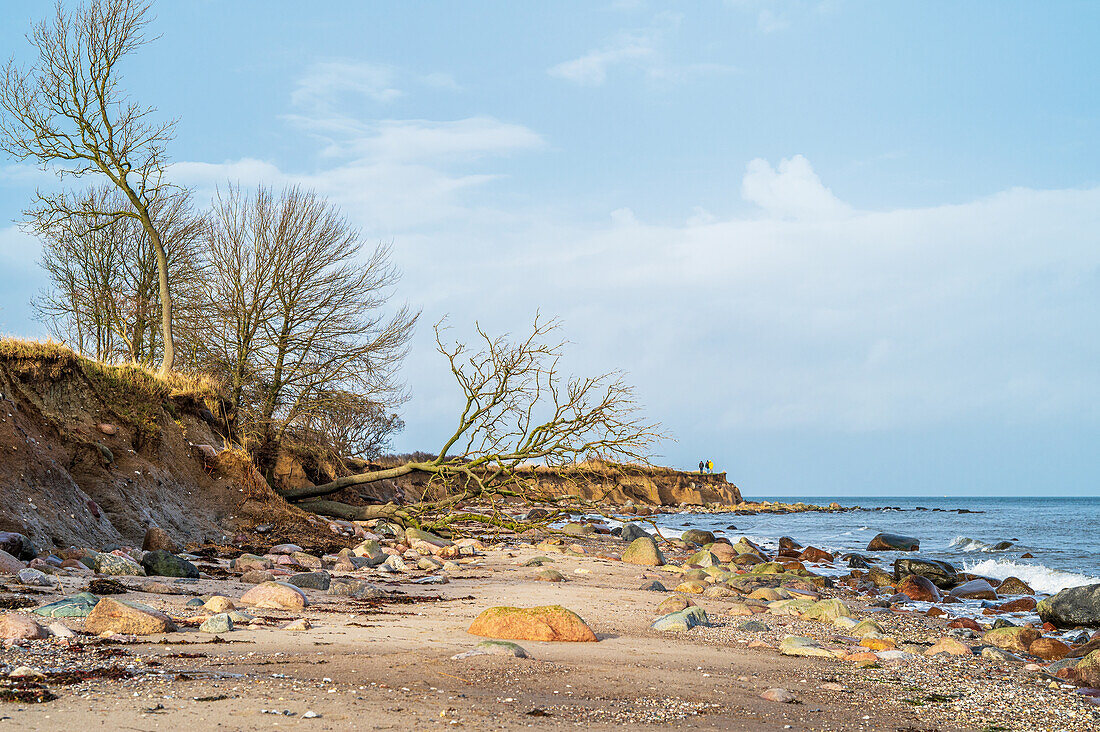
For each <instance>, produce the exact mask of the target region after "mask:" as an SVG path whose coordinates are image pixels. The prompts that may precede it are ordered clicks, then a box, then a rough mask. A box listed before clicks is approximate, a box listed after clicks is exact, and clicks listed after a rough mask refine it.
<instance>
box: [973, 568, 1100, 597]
mask: <svg viewBox="0 0 1100 732" xmlns="http://www.w3.org/2000/svg"><path fill="white" fill-rule="evenodd" d="M964 568H965V569H966V571H967V572H970V573H971V574H980V575H982V576H983V577H993V578H995V579H1005V578H1006V577H1018V578H1020V579H1022V580H1023V581H1024V582H1027V583H1028V584H1029V585H1031V587H1032V589H1034V590H1035V591H1036V592H1044V593H1047V594H1051V595H1053V594H1054V593H1056V592H1058V591H1060V590H1064V589H1066V588H1067V587H1080V586H1081V585H1094V584H1098V583H1100V577H1090V576H1088V575H1085V574H1077V573H1076V572H1063V571H1062V570H1060V569H1051V568H1050V567H1044V566H1043V565H1041V564H1021V563H1020V562H1014V561H1012V560H1011V559H985V560H983V561H980V562H967V563H965V565H964Z"/></svg>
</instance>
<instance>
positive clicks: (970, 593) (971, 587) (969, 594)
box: [947, 579, 997, 600]
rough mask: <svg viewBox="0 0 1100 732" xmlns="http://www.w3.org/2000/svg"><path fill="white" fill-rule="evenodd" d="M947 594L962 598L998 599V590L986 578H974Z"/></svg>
mask: <svg viewBox="0 0 1100 732" xmlns="http://www.w3.org/2000/svg"><path fill="white" fill-rule="evenodd" d="M947 596H948V597H957V598H959V599H960V600H996V599H997V591H996V590H995V589H994V588H993V585H991V584H989V583H988V582H986V581H985V580H984V579H972V580H970V581H969V582H964V583H963V584H961V585H959V586H958V587H956V588H954V589H952V590H951V592H949V593H947Z"/></svg>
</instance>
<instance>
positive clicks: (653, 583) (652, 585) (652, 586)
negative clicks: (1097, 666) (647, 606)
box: [638, 580, 668, 592]
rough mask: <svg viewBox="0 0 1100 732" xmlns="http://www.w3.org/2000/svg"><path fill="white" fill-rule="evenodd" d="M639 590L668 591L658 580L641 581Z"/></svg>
mask: <svg viewBox="0 0 1100 732" xmlns="http://www.w3.org/2000/svg"><path fill="white" fill-rule="evenodd" d="M638 589H639V590H646V591H648V592H668V588H667V587H665V586H664V585H663V584H662V583H661V582H660V581H659V580H650V581H649V582H644V583H642V586H641V587H639V588H638Z"/></svg>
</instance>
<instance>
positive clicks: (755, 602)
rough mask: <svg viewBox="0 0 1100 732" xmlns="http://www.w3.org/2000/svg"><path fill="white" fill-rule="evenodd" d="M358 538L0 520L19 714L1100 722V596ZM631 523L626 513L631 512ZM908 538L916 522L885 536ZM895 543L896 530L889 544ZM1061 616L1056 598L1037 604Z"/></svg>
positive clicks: (700, 558) (14, 704) (919, 567)
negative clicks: (39, 527)
mask: <svg viewBox="0 0 1100 732" xmlns="http://www.w3.org/2000/svg"><path fill="white" fill-rule="evenodd" d="M330 528H331V529H332V531H333V532H334V536H340V535H342V537H343V538H342V539H340V541H342V542H343V543H344V544H345V548H343V549H342V550H340V551H336V552H334V551H328V552H325V551H316V550H313V551H311V550H310V549H309V548H308V547H302V546H296V545H290V544H283V545H275V546H268V547H264V550H263V551H262V552H259V551H253V552H246V551H243V550H241V549H239V548H234V547H230V546H213V545H206V546H190V547H187V549H186V550H183V549H180V548H179V547H176V546H174V545H173V543H172V541H171V539H170V537H168V536H167V535H166V534H164V532H161V531H159V530H157V529H151V530H150V531H149V533H148V534H147V535H146V540H145V542H144V545H143V547H142V548H140V549H138V548H136V547H116V548H112V550H111V551H100V552H97V551H94V550H92V549H87V548H72V549H70V550H67V551H62V552H56V553H53V554H50V553H45V552H43V553H38V552H36V551H34V549H35V548H34V547H32V546H30V545H29V542H28V541H27V540H26V539H25V537H22V536H20V535H18V534H12V533H7V534H0V604H2V605H3V607H4V608H5V609H6V611H7V612H6V613H5V614H4V615H3V616H2V617H0V635H2V636H3V638H4V647H3V651H2V656H0V663H2V664H3V666H2V667H0V700H3V701H5V702H7V703H6V704H5V705H3V707H2V709H3V712H4V714H5V715H7V716H9V717H11V718H12V720H13V721H15V722H16V723H17V724H18V725H19V727H20V728H21V729H56V728H59V727H61V726H87V725H88V724H95V723H100V722H105V721H106V720H110V722H109V723H110V724H111V726H115V727H124V726H125V727H134V728H137V729H148V728H150V726H151V725H155V726H158V727H161V728H170V729H178V728H184V727H195V726H196V725H201V726H216V725H218V724H221V725H223V726H227V727H232V728H238V729H253V728H256V729H258V728H265V729H266V728H270V726H272V724H273V722H275V721H277V720H278V719H285V720H286V721H285V722H284V723H286V724H290V723H293V724H295V725H296V726H303V727H305V726H307V725H308V728H310V729H349V728H351V729H423V728H425V727H428V726H436V725H441V726H468V727H473V728H479V729H480V728H484V727H488V726H492V727H495V728H505V729H512V728H516V729H518V728H520V727H523V728H525V729H526V728H531V727H534V728H536V729H539V728H541V729H552V728H553V729H556V728H561V727H574V726H577V725H582V726H587V727H590V728H593V729H602V728H607V729H611V728H613V727H617V726H621V725H623V724H627V725H632V726H642V725H659V726H662V727H683V728H689V727H690V728H693V729H807V730H809V729H817V730H824V729H829V730H841V729H843V730H857V729H858V730H866V729H889V730H898V729H902V730H922V731H923V730H983V731H985V730H1020V731H1021V732H1024V731H1029V730H1086V729H1095V728H1097V726H1098V725H1100V706H1096V704H1095V703H1094V702H1095V701H1096V699H1097V696H1098V695H1100V691H1097V690H1096V689H1095V688H1094V687H1097V686H1100V676H1098V675H1097V674H1098V672H1100V650H1097V649H1098V648H1100V634H1098V633H1095V632H1093V629H1082V628H1077V627H1072V628H1071V627H1068V626H1077V625H1082V624H1084V623H1093V622H1094V621H1095V622H1100V618H1094V617H1092V616H1089V615H1088V613H1089V612H1092V611H1093V610H1094V609H1096V608H1097V607H1098V605H1097V604H1096V603H1097V602H1098V601H1100V591H1091V594H1089V593H1088V592H1084V591H1078V592H1076V593H1073V592H1069V591H1066V592H1067V593H1069V594H1068V595H1066V596H1063V595H1065V594H1066V593H1062V594H1060V595H1059V596H1056V597H1055V598H1049V599H1043V598H1037V597H1036V595H1035V593H1033V592H1029V590H1030V589H1031V588H1028V587H1026V585H1024V584H1023V583H1021V582H1019V581H1018V580H1017V581H1015V582H1011V581H1009V580H1005V581H1003V582H997V583H996V584H994V583H993V582H990V581H989V580H987V579H983V578H978V577H972V576H968V575H966V573H962V572H959V571H958V570H955V569H954V568H953V567H950V566H944V564H945V563H942V562H933V561H931V560H925V559H923V558H921V557H920V556H919V554H915V553H914V554H906V555H904V556H899V558H898V559H897V560H896V561H894V562H892V563H889V564H885V563H883V562H881V561H879V560H878V559H877V556H878V554H877V552H876V551H873V550H869V551H867V552H865V553H859V554H852V555H846V556H843V557H838V556H833V555H831V554H829V553H828V552H824V551H822V550H819V549H815V548H814V547H802V546H799V545H798V542H797V541H795V540H794V539H791V538H787V537H784V538H783V539H782V540H781V541H780V542H779V547H780V548H779V549H778V551H777V552H774V553H772V552H768V551H766V550H764V549H763V548H762V547H759V546H756V545H754V544H753V543H752V542H750V541H749V540H748V539H744V538H741V539H738V540H736V541H733V542H730V541H727V540H724V539H721V538H718V539H716V538H715V537H714V536H713V535H711V534H709V532H706V531H700V530H690V531H688V532H685V533H684V535H683V536H680V537H667V538H665V537H660V536H657V537H653V536H651V535H650V534H648V533H647V532H646V531H645V529H643V528H642V526H641V525H640V524H626V525H624V526H623V527H622V528H621V529H619V530H618V531H617V532H616V533H617V534H618V536H614V535H611V534H610V533H606V534H605V533H603V532H604V531H608V532H610V531H611V529H609V528H608V527H607V526H601V525H599V524H597V523H595V522H593V523H590V524H587V525H586V524H582V523H577V524H572V525H569V526H567V527H565V532H564V533H552V534H546V533H540V532H535V531H532V532H528V533H527V534H524V535H520V536H515V535H500V536H488V535H486V536H481V537H477V538H474V537H469V538H465V539H458V540H456V541H453V542H452V541H450V540H447V539H444V538H442V537H438V536H434V535H432V534H428V533H426V532H419V531H416V530H408V531H403V530H401V529H400V528H399V527H396V526H392V525H388V524H384V523H372V524H370V525H365V524H364V525H357V524H348V523H346V522H333V523H332V524H331V525H330ZM617 528H618V527H617ZM876 539H878V540H879V541H880V542H881V543H882V544H883V545H884V546H886V547H889V548H891V549H897V548H898V547H906V546H910V545H911V543H910V542H908V541H907V540H906V537H891V536H883V537H876ZM873 543H874V542H873ZM1039 615H1042V616H1043V617H1042V618H1040V617H1039Z"/></svg>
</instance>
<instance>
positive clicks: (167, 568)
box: [141, 549, 199, 579]
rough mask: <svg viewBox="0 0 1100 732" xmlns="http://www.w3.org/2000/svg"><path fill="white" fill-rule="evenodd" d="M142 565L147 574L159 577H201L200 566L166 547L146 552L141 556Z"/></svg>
mask: <svg viewBox="0 0 1100 732" xmlns="http://www.w3.org/2000/svg"><path fill="white" fill-rule="evenodd" d="M141 567H142V569H144V570H145V574H147V575H154V576H157V577H186V578H188V579H198V578H199V568H198V567H196V566H195V565H194V564H191V562H189V561H187V560H186V559H184V558H183V557H177V556H176V555H175V554H173V553H172V552H170V551H167V550H166V549H154V550H152V551H148V552H145V556H143V557H142V558H141Z"/></svg>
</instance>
